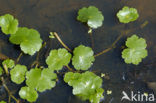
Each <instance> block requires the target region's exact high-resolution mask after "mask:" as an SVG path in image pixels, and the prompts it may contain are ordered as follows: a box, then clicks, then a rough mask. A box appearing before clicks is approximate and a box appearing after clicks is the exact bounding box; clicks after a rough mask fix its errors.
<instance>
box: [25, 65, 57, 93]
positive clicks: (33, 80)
mask: <svg viewBox="0 0 156 103" xmlns="http://www.w3.org/2000/svg"><path fill="white" fill-rule="evenodd" d="M56 78H57V75H56V74H55V73H54V72H53V71H51V70H50V69H43V70H41V69H38V68H35V69H31V70H30V71H28V72H27V73H26V79H27V80H26V84H27V85H28V86H29V87H31V88H35V89H36V90H37V91H39V92H43V91H45V90H47V89H51V88H53V87H55V84H56V81H55V79H56Z"/></svg>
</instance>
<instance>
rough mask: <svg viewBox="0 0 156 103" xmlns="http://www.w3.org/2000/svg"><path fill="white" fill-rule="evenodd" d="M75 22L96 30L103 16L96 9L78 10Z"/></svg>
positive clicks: (84, 8)
mask: <svg viewBox="0 0 156 103" xmlns="http://www.w3.org/2000/svg"><path fill="white" fill-rule="evenodd" d="M77 20H79V21H81V22H85V23H87V24H88V26H89V27H90V28H93V29H96V28H98V27H100V26H102V23H103V20H104V16H103V15H102V13H101V11H99V10H98V8H96V7H95V6H89V7H88V8H86V7H83V8H82V9H80V10H79V12H78V16H77Z"/></svg>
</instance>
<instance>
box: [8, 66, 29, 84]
mask: <svg viewBox="0 0 156 103" xmlns="http://www.w3.org/2000/svg"><path fill="white" fill-rule="evenodd" d="M26 71H27V67H26V66H24V65H19V64H17V65H16V66H15V67H14V68H13V69H11V71H10V74H11V80H12V81H13V82H14V83H16V84H21V83H22V82H23V81H24V80H25V73H26Z"/></svg>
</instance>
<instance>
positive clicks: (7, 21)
mask: <svg viewBox="0 0 156 103" xmlns="http://www.w3.org/2000/svg"><path fill="white" fill-rule="evenodd" d="M0 27H1V29H2V32H3V33H5V34H15V33H16V31H17V30H18V20H17V19H15V18H14V17H13V16H12V15H10V14H5V15H3V16H0Z"/></svg>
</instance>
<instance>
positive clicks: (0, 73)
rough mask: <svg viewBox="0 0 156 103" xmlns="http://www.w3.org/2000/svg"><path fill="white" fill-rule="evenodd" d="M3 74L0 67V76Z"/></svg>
mask: <svg viewBox="0 0 156 103" xmlns="http://www.w3.org/2000/svg"><path fill="white" fill-rule="evenodd" d="M2 74H3V69H2V67H1V66H0V76H1V75H2Z"/></svg>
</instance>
